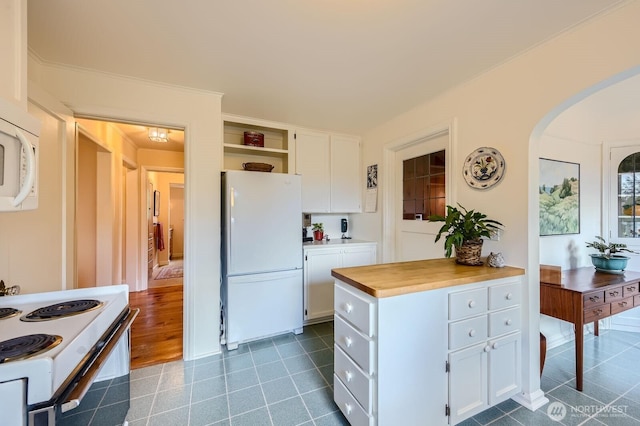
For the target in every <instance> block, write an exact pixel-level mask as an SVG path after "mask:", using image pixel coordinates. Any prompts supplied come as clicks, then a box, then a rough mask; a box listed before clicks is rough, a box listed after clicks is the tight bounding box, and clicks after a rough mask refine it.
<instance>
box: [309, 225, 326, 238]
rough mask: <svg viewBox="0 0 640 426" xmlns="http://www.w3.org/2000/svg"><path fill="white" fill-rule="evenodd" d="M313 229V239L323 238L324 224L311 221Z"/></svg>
mask: <svg viewBox="0 0 640 426" xmlns="http://www.w3.org/2000/svg"><path fill="white" fill-rule="evenodd" d="M311 226H312V228H311V229H312V230H313V239H314V240H316V241H322V238H324V226H323V225H322V223H313V224H311Z"/></svg>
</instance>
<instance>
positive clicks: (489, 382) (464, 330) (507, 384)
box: [448, 279, 521, 424]
mask: <svg viewBox="0 0 640 426" xmlns="http://www.w3.org/2000/svg"><path fill="white" fill-rule="evenodd" d="M520 340H521V338H520V281H519V280H517V279H515V280H511V281H507V282H503V283H500V284H493V285H490V286H488V287H481V288H475V289H472V290H465V291H454V292H451V293H449V367H448V368H449V369H450V374H449V408H450V412H451V424H456V423H459V422H460V421H462V420H464V419H466V418H469V417H471V416H473V415H475V414H477V413H479V412H481V411H484V410H486V409H487V408H488V407H490V406H493V405H496V404H497V403H499V402H502V401H504V400H505V399H508V398H510V397H511V396H513V395H514V394H515V393H517V392H518V391H519V390H520V387H521V384H520V376H521V371H520V363H521V360H520V357H521V349H520V346H521V345H520Z"/></svg>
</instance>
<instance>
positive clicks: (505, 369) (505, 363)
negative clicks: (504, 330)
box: [488, 332, 521, 405]
mask: <svg viewBox="0 0 640 426" xmlns="http://www.w3.org/2000/svg"><path fill="white" fill-rule="evenodd" d="M489 346H490V348H491V350H490V351H489V352H488V363H489V405H496V404H498V403H500V402H502V401H504V400H506V399H509V398H510V397H511V396H513V394H514V393H515V392H517V391H518V390H519V389H520V384H521V383H520V377H521V369H520V367H521V360H520V354H521V351H520V333H519V332H518V333H514V334H511V335H508V336H505V337H502V338H500V339H494V340H491V341H489Z"/></svg>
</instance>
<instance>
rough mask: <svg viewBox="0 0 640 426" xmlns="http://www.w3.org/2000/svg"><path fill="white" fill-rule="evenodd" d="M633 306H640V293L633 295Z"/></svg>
mask: <svg viewBox="0 0 640 426" xmlns="http://www.w3.org/2000/svg"><path fill="white" fill-rule="evenodd" d="M633 306H640V295H638V294H636V295H635V296H633Z"/></svg>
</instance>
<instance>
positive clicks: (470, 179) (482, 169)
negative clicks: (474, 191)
mask: <svg viewBox="0 0 640 426" xmlns="http://www.w3.org/2000/svg"><path fill="white" fill-rule="evenodd" d="M505 166H506V164H505V162H504V158H502V154H500V151H498V150H497V149H495V148H489V147H482V148H478V149H476V150H475V151H473V152H472V153H471V154H469V156H468V157H467V159H466V160H464V166H463V167H462V176H464V180H466V181H467V184H468V185H469V186H470V187H472V188H478V189H487V188H491V187H492V186H493V185H495V184H496V183H498V182H500V179H502V177H503V176H504V172H505Z"/></svg>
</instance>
